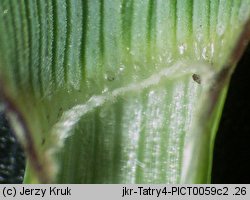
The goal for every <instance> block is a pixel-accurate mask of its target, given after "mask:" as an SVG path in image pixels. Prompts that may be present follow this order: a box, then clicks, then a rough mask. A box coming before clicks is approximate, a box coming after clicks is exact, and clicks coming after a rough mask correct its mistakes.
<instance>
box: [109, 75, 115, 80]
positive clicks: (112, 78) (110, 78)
mask: <svg viewBox="0 0 250 200" xmlns="http://www.w3.org/2000/svg"><path fill="white" fill-rule="evenodd" d="M107 79H108V81H114V80H115V77H113V76H108V77H107Z"/></svg>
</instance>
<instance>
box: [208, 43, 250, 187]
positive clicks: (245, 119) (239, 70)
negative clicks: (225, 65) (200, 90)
mask: <svg viewBox="0 0 250 200" xmlns="http://www.w3.org/2000/svg"><path fill="white" fill-rule="evenodd" d="M212 183H250V45H248V48H247V50H246V51H245V54H244V55H243V57H242V58H241V60H240V62H239V63H238V66H237V67H236V69H235V72H234V74H233V76H232V79H231V84H230V87H229V91H228V95H227V99H226V102H225V107H224V110H223V113H222V118H221V122H220V126H219V130H218V133H217V137H216V141H215V149H214V163H213V172H212Z"/></svg>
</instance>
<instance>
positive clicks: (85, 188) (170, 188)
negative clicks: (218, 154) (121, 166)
mask: <svg viewBox="0 0 250 200" xmlns="http://www.w3.org/2000/svg"><path fill="white" fill-rule="evenodd" d="M228 198H230V199H231V198H233V199H250V184H244V185H213V184H206V185H205V184H200V185H186V184H182V185H163V184H161V185H158V184H157V185H144V184H142V185H140V184H139V185H133V184H131V185H128V184H126V185H123V184H116V185H115V184H109V185H105V184H103V185H101V184H95V185H94V184H93V185H91V184H86V185H85V184H82V185H80V184H64V185H59V184H55V185H52V184H50V185H49V184H48V185H39V184H37V185H11V184H9V185H8V184H6V185H0V199H18V200H23V199H60V200H64V199H74V200H78V199H79V200H80V199H81V200H82V199H92V200H95V199H98V200H99V199H109V200H112V199H115V200H117V199H123V200H125V199H143V200H144V199H170V200H171V199H192V200H193V199H209V200H212V199H216V200H217V199H227V200H228Z"/></svg>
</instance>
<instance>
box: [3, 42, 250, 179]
mask: <svg viewBox="0 0 250 200" xmlns="http://www.w3.org/2000/svg"><path fill="white" fill-rule="evenodd" d="M249 94H250V45H249V46H248V48H247V51H246V52H245V54H244V55H243V57H242V59H241V61H240V62H239V64H238V66H237V67H236V70H235V73H234V74H233V76H232V80H231V84H230V87H229V91H228V95H227V99H226V102H225V107H224V110H223V114H222V118H221V122H220V126H219V130H218V133H217V138H216V142H215V150H214V163H213V171H212V183H250V95H249ZM24 163H25V159H24V155H23V152H22V151H21V148H20V146H19V145H18V144H17V142H16V140H15V138H14V136H13V133H12V131H11V129H10V127H9V125H8V122H7V121H6V118H5V115H4V113H3V112H0V183H21V182H22V177H23V173H24Z"/></svg>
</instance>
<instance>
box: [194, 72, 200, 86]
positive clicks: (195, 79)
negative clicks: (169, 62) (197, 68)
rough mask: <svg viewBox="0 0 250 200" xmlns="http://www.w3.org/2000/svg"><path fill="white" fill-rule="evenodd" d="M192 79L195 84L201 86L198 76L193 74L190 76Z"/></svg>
mask: <svg viewBox="0 0 250 200" xmlns="http://www.w3.org/2000/svg"><path fill="white" fill-rule="evenodd" d="M192 78H193V80H194V81H195V82H196V83H198V84H201V77H200V75H198V74H193V75H192Z"/></svg>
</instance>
